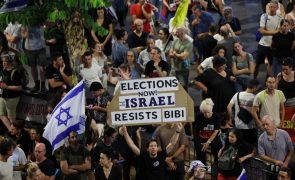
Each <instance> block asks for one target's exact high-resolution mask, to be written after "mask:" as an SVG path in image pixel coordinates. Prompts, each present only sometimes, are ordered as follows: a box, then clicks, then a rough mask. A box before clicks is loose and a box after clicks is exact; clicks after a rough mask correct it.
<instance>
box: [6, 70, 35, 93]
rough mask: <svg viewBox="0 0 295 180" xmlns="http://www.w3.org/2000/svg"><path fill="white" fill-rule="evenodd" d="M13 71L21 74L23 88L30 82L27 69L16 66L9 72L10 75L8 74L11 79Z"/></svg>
mask: <svg viewBox="0 0 295 180" xmlns="http://www.w3.org/2000/svg"><path fill="white" fill-rule="evenodd" d="M15 71H17V72H18V73H19V74H20V76H21V86H22V88H23V89H24V88H26V87H27V85H28V84H29V82H30V78H29V74H28V72H27V70H26V69H25V68H24V67H23V66H18V67H17V68H14V69H13V70H12V72H11V75H10V79H11V80H12V79H13V75H14V73H15Z"/></svg>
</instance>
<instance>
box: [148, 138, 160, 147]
mask: <svg viewBox="0 0 295 180" xmlns="http://www.w3.org/2000/svg"><path fill="white" fill-rule="evenodd" d="M152 142H156V143H157V145H158V142H157V140H156V139H151V140H149V141H148V142H147V143H146V148H148V147H149V146H150V144H151V143H152Z"/></svg>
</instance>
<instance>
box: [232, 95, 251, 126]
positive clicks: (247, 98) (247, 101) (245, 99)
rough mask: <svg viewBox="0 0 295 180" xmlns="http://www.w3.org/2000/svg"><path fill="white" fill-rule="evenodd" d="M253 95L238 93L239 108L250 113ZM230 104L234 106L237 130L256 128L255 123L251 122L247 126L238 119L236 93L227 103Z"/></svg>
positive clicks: (238, 109)
mask: <svg viewBox="0 0 295 180" xmlns="http://www.w3.org/2000/svg"><path fill="white" fill-rule="evenodd" d="M254 98H255V95H254V94H252V93H248V92H245V91H243V92H240V94H239V100H240V105H241V107H243V108H245V109H246V110H248V111H249V112H250V113H251V109H252V105H253V101H254ZM229 103H230V104H234V105H235V106H234V107H235V118H234V119H235V125H236V128H237V129H253V128H256V124H255V121H254V120H252V121H251V122H250V123H249V124H245V123H244V122H243V121H242V120H240V119H239V117H238V112H239V111H240V108H239V104H238V93H236V94H235V95H234V96H233V97H232V99H231V100H230V102H229Z"/></svg>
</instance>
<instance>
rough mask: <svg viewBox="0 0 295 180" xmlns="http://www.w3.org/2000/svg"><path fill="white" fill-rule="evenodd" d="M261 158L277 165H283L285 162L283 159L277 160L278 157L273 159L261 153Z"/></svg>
mask: <svg viewBox="0 0 295 180" xmlns="http://www.w3.org/2000/svg"><path fill="white" fill-rule="evenodd" d="M259 157H260V159H262V160H264V161H267V162H270V163H273V164H275V165H279V166H281V165H282V164H283V162H282V161H279V160H276V159H273V158H271V157H269V156H267V155H259Z"/></svg>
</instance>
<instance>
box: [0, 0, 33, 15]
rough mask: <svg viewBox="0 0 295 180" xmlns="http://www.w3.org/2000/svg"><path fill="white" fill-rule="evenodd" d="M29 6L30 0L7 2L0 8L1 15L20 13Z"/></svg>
mask: <svg viewBox="0 0 295 180" xmlns="http://www.w3.org/2000/svg"><path fill="white" fill-rule="evenodd" d="M27 4H28V0H6V1H5V3H4V5H3V6H2V7H1V8H0V14H1V13H8V12H13V11H19V10H21V9H23V8H25V7H26V6H27Z"/></svg>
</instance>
